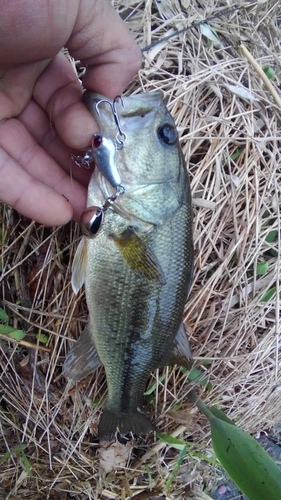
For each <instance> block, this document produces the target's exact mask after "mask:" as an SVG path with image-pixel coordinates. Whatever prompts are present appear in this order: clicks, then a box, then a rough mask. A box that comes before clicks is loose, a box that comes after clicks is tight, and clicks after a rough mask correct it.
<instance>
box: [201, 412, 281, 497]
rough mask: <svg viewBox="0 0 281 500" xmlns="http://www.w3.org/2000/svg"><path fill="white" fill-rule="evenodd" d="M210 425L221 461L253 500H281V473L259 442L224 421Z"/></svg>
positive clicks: (214, 418) (213, 421) (215, 448)
mask: <svg viewBox="0 0 281 500" xmlns="http://www.w3.org/2000/svg"><path fill="white" fill-rule="evenodd" d="M210 424H211V433H212V443H213V448H214V451H215V453H216V455H217V458H218V459H219V461H220V463H221V465H222V466H223V468H224V469H225V470H226V472H227V473H228V474H229V475H230V477H231V478H232V479H233V481H234V482H235V483H236V485H237V486H238V487H239V488H240V489H241V490H242V491H243V493H244V494H245V495H246V496H247V497H248V498H249V500H267V499H268V500H269V499H270V500H280V492H281V470H280V469H279V468H278V467H277V465H276V464H275V463H274V461H273V460H272V459H271V458H270V456H269V455H268V453H266V451H264V450H263V448H262V447H261V446H260V445H259V443H257V441H256V440H255V439H254V438H252V437H251V436H250V435H249V434H247V432H245V431H243V430H242V429H240V428H239V427H236V425H231V424H229V423H228V422H226V421H224V420H222V419H220V418H217V417H213V418H212V419H211V420H210Z"/></svg>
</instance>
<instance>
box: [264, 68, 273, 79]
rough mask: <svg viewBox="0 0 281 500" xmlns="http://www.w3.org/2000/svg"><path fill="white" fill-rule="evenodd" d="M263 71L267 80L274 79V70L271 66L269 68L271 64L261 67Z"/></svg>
mask: <svg viewBox="0 0 281 500" xmlns="http://www.w3.org/2000/svg"><path fill="white" fill-rule="evenodd" d="M263 71H264V72H265V74H266V76H267V78H268V79H269V80H274V78H275V71H274V69H273V68H271V66H265V67H264V68H263Z"/></svg>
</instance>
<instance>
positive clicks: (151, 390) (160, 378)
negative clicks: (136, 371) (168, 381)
mask: <svg viewBox="0 0 281 500" xmlns="http://www.w3.org/2000/svg"><path fill="white" fill-rule="evenodd" d="M165 378H166V375H161V377H159V379H158V380H159V382H163V380H165ZM156 385H157V382H155V383H154V384H152V386H151V387H150V388H149V389H148V390H147V391H146V392H144V393H143V394H144V396H149V395H150V394H152V393H153V392H154V391H155V390H156Z"/></svg>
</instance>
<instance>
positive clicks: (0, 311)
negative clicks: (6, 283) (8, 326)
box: [0, 307, 9, 323]
mask: <svg viewBox="0 0 281 500" xmlns="http://www.w3.org/2000/svg"><path fill="white" fill-rule="evenodd" d="M0 320H1V321H5V323H7V321H9V316H8V314H7V313H6V311H4V309H2V307H0Z"/></svg>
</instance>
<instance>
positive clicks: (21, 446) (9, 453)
mask: <svg viewBox="0 0 281 500" xmlns="http://www.w3.org/2000/svg"><path fill="white" fill-rule="evenodd" d="M25 447H26V444H24V443H21V444H19V445H18V446H16V447H15V448H13V449H12V450H10V451H6V453H4V455H3V457H2V458H1V459H0V465H2V464H3V463H4V462H6V460H8V458H10V457H13V456H14V455H17V454H18V453H20V452H22V451H23V450H24V448H25Z"/></svg>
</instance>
